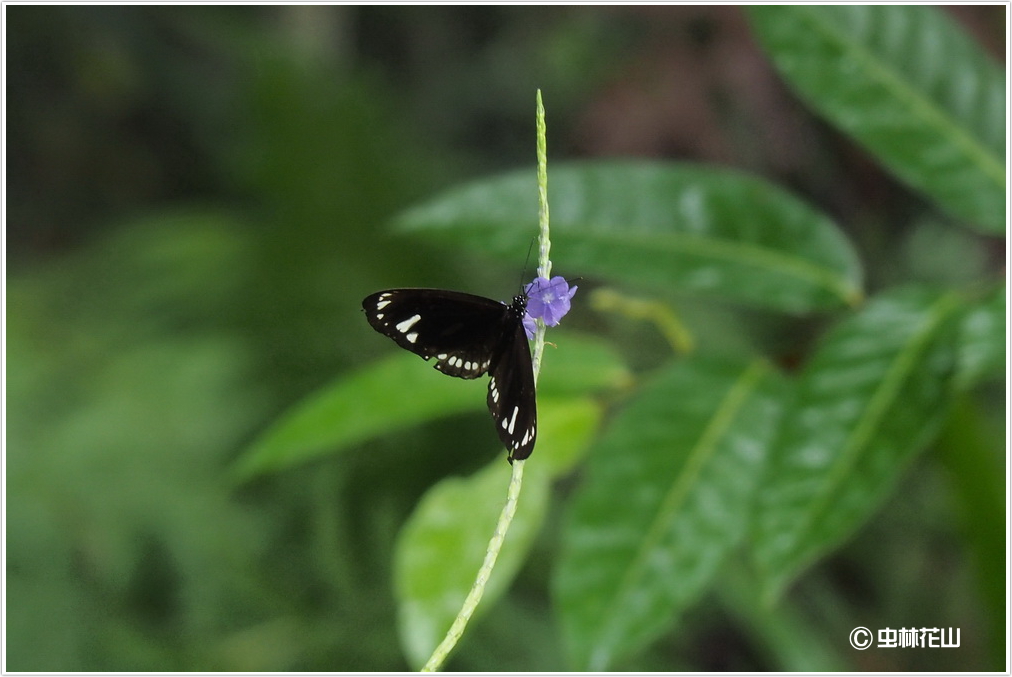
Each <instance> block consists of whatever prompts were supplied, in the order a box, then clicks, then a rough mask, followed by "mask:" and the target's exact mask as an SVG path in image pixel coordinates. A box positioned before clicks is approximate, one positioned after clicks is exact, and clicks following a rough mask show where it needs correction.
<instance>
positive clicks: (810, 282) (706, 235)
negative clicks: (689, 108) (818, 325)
mask: <svg viewBox="0 0 1012 677" xmlns="http://www.w3.org/2000/svg"><path fill="white" fill-rule="evenodd" d="M548 190H549V197H550V200H551V224H552V226H551V227H552V247H553V251H555V252H559V255H560V256H564V257H565V258H564V259H560V260H559V261H557V262H556V268H557V269H559V268H560V267H563V266H564V267H565V269H566V270H567V271H578V272H579V273H580V274H593V275H598V276H602V277H606V278H610V279H613V280H619V281H623V282H626V283H628V284H631V285H635V286H639V287H641V288H649V289H656V288H658V287H660V288H663V289H678V290H683V291H691V292H697V293H705V294H708V295H711V296H714V297H720V298H724V299H728V300H732V301H737V302H742V303H748V304H752V305H758V306H764V307H768V308H774V309H778V310H786V311H792V312H803V311H808V310H813V309H823V308H838V307H841V306H844V305H848V304H854V303H856V302H857V301H858V300H859V299H860V298H861V271H860V266H859V264H858V261H857V257H856V255H855V253H854V251H853V249H852V248H851V246H850V244H849V243H848V242H847V240H846V239H845V238H844V237H843V235H842V234H841V233H840V232H839V231H838V230H837V228H836V226H835V225H834V224H833V223H832V222H831V221H830V220H829V219H827V218H826V217H825V216H823V215H821V214H819V213H818V212H816V211H814V210H813V209H812V208H810V207H808V206H807V205H805V204H804V203H802V202H801V201H799V200H798V199H796V198H794V197H792V196H791V195H789V194H788V193H786V192H784V191H783V190H781V189H779V188H777V187H775V186H773V185H771V184H769V183H766V182H765V181H763V180H761V179H758V178H755V177H751V176H748V175H745V174H741V173H738V172H733V171H730V170H723V169H716V168H707V167H700V166H690V165H676V164H660V163H649V162H587V163H575V164H557V165H553V167H552V173H551V182H550V183H549V187H548ZM536 219H537V193H536V191H535V185H534V173H533V172H531V171H524V172H520V173H513V174H508V175H504V176H502V177H498V178H494V179H489V180H485V181H480V182H477V183H473V184H470V185H467V186H463V187H461V188H457V189H454V190H451V191H449V192H447V193H445V194H444V195H442V196H441V197H437V198H435V199H434V200H432V201H431V202H428V203H426V204H423V205H420V206H418V207H416V208H414V209H412V210H410V211H408V212H406V213H404V214H403V215H402V217H401V218H400V220H399V226H400V228H401V229H402V230H403V231H408V232H417V233H424V234H426V235H429V236H432V237H435V238H439V239H442V240H443V241H445V242H446V243H448V244H453V245H454V246H458V247H459V246H465V247H467V248H469V249H474V250H476V251H482V252H484V253H486V254H488V255H492V256H495V257H499V258H502V257H516V256H517V252H523V251H526V249H527V246H528V244H529V243H530V234H531V233H532V232H535V225H536Z"/></svg>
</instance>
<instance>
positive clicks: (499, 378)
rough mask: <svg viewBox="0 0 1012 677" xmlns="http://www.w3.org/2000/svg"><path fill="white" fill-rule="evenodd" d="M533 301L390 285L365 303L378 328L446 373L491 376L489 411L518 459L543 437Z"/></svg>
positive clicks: (512, 453) (364, 301) (503, 438)
mask: <svg viewBox="0 0 1012 677" xmlns="http://www.w3.org/2000/svg"><path fill="white" fill-rule="evenodd" d="M526 301H527V299H526V297H524V296H518V297H516V298H514V299H513V303H512V304H511V305H506V304H504V303H500V302H499V301H494V300H492V299H487V298H485V297H482V296H475V295H473V294H465V293H463V292H455V291H446V290H442V289H388V290H386V291H380V292H376V293H375V294H370V295H369V296H367V297H366V298H365V299H364V300H363V301H362V307H363V309H364V310H365V314H366V318H367V319H368V320H369V324H371V325H372V326H373V328H374V329H375V330H376V331H378V332H380V333H381V334H385V335H386V336H389V337H390V338H391V339H393V340H394V341H395V342H396V343H397V345H399V346H401V347H402V348H404V349H406V350H410V351H411V352H413V353H415V354H416V355H421V356H422V357H423V358H425V359H426V360H428V359H435V360H436V363H435V365H434V366H435V368H436V369H438V370H439V371H441V372H443V373H444V374H448V375H450V376H457V377H459V378H466V379H472V378H477V377H479V376H481V375H482V374H485V373H489V374H490V375H491V380H490V381H489V390H488V410H489V413H490V414H492V419H493V420H494V421H495V425H496V432H497V433H498V434H499V439H501V440H502V442H503V444H504V445H505V446H506V448H507V450H508V451H509V456H508V459H509V461H510V462H511V463H512V462H513V460H514V459H525V458H527V457H528V456H530V454H531V451H532V450H533V449H534V438H535V436H536V434H537V411H536V401H535V396H534V373H533V370H532V368H531V352H530V348H529V347H528V345H527V336H526V334H525V333H524V328H523V317H524V311H525V308H526Z"/></svg>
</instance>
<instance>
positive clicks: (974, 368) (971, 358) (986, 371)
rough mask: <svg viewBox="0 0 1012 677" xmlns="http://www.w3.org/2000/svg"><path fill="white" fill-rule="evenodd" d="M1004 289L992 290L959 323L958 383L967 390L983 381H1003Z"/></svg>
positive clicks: (1006, 316)
mask: <svg viewBox="0 0 1012 677" xmlns="http://www.w3.org/2000/svg"><path fill="white" fill-rule="evenodd" d="M1007 298H1008V297H1007V295H1006V293H1005V287H1004V286H1003V287H1000V288H998V289H995V290H994V291H993V292H991V293H990V294H988V295H987V296H986V297H985V298H983V299H982V300H979V301H977V302H976V303H974V304H973V305H971V306H969V307H968V308H967V309H966V313H965V315H964V316H963V318H962V319H961V321H960V337H959V339H960V346H959V375H958V377H957V380H958V383H959V385H960V387H962V388H969V387H972V386H974V385H976V384H977V383H980V382H981V381H985V380H995V381H998V380H1001V379H1003V378H1004V377H1005V369H1006V365H1005V322H1006V320H1007V319H1008V304H1007Z"/></svg>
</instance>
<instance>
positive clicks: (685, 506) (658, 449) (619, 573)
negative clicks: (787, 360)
mask: <svg viewBox="0 0 1012 677" xmlns="http://www.w3.org/2000/svg"><path fill="white" fill-rule="evenodd" d="M784 388H785V384H784V382H783V381H782V379H780V378H779V377H778V375H777V373H776V372H774V371H773V370H772V369H771V368H770V367H769V365H768V364H766V363H765V362H758V361H757V362H753V363H752V364H750V365H747V366H741V365H733V364H728V363H727V362H709V361H691V362H683V363H679V364H676V365H675V366H673V367H670V368H668V369H665V370H664V371H663V372H662V373H661V374H659V375H658V376H657V378H656V379H654V380H653V382H652V383H650V384H649V385H648V386H646V387H644V388H643V390H642V391H640V392H639V393H638V394H637V395H636V397H635V398H634V399H633V400H632V401H631V402H630V403H629V404H628V406H627V407H625V409H623V410H622V412H621V413H620V414H619V415H617V416H616V418H615V420H614V422H613V424H612V426H611V428H610V430H609V431H608V432H607V433H606V435H605V437H604V438H602V439H601V440H600V441H599V442H598V444H597V445H596V446H595V448H594V449H593V450H592V452H591V457H590V464H589V466H590V467H589V470H588V472H589V477H587V479H586V482H585V483H584V484H583V485H582V486H581V487H580V488H579V490H578V492H577V495H576V496H575V497H574V504H573V506H572V512H571V514H570V516H569V520H568V524H567V526H566V529H565V534H564V539H565V540H564V547H563V554H562V559H561V562H560V564H559V567H558V570H557V573H556V576H555V580H554V585H553V587H554V593H555V598H556V601H557V604H558V608H559V613H560V614H561V617H562V624H563V630H564V635H565V639H566V643H567V645H568V650H569V655H570V658H571V661H572V665H573V667H574V669H578V670H592V671H600V670H606V669H608V668H609V667H610V666H612V665H613V664H614V662H615V661H616V660H617V659H619V658H621V657H622V656H624V655H626V654H628V653H630V652H632V651H634V650H635V649H637V648H639V647H640V646H642V645H643V644H644V643H646V642H648V641H649V640H651V639H653V638H654V637H656V636H657V635H658V634H660V633H661V632H663V631H664V630H665V629H666V628H668V627H669V626H670V625H671V624H672V623H673V622H674V620H675V618H676V616H677V614H678V613H679V612H680V611H681V610H683V609H684V608H685V607H686V606H687V605H688V604H690V603H691V602H692V601H693V600H694V599H695V598H696V597H697V596H698V595H699V594H700V593H701V592H703V590H704V589H705V588H706V586H707V585H709V584H710V583H711V581H712V579H713V577H714V575H715V574H716V573H717V571H718V568H719V567H720V565H721V563H722V561H723V559H724V556H725V555H726V554H727V552H728V551H729V549H730V548H732V547H733V546H734V545H735V544H736V543H738V541H739V540H740V539H741V537H742V536H743V535H744V534H745V532H746V528H747V525H748V516H749V512H748V511H749V504H750V501H751V498H752V494H753V490H754V489H755V485H756V481H757V478H758V476H759V469H760V468H761V465H762V463H763V460H764V458H765V456H766V450H767V446H768V444H769V443H770V441H771V439H772V436H773V434H774V433H775V431H776V424H777V419H778V416H779V414H780V406H781V405H780V400H781V399H782V396H783V393H784Z"/></svg>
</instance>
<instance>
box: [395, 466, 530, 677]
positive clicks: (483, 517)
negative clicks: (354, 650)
mask: <svg viewBox="0 0 1012 677" xmlns="http://www.w3.org/2000/svg"><path fill="white" fill-rule="evenodd" d="M533 459H536V456H534V457H532V461H531V462H528V463H527V465H526V467H525V475H524V483H523V490H522V493H521V494H520V498H519V500H518V502H517V510H516V514H515V515H514V517H513V522H512V523H511V525H510V529H509V532H508V533H507V535H506V540H505V541H504V543H503V547H502V550H501V551H500V552H499V557H498V559H497V561H496V566H495V569H494V570H493V572H492V575H491V577H490V578H489V580H488V583H487V585H486V588H485V594H484V597H483V598H482V601H481V603H480V604H479V605H478V607H477V608H476V609H475V617H478V616H480V615H481V614H482V613H483V611H484V610H485V609H487V608H489V606H491V605H492V604H493V603H494V602H495V600H496V599H498V598H499V597H501V596H502V594H503V593H504V592H505V591H506V589H507V588H508V586H509V584H510V583H511V582H512V580H513V578H514V577H515V576H516V573H517V571H518V570H519V569H520V566H521V565H522V564H523V562H524V560H525V559H526V555H527V552H528V550H529V549H530V546H531V544H532V543H533V541H534V538H535V536H536V535H537V533H538V530H539V529H540V527H541V523H542V521H543V520H544V515H545V510H546V508H547V505H548V497H549V485H550V482H549V476H548V473H547V472H545V471H544V467H539V466H538V465H537V464H536V463H535V462H534V460H533ZM509 481H510V467H509V466H508V465H507V464H505V463H502V462H501V461H500V462H496V463H491V464H489V465H488V467H486V468H485V469H484V470H482V471H481V472H479V473H477V474H475V475H473V476H471V477H468V478H463V479H462V478H448V479H445V480H443V481H442V482H440V483H439V484H437V485H435V486H434V487H432V488H431V489H430V490H429V491H428V492H426V494H425V496H424V497H423V498H422V500H421V502H420V503H419V504H418V506H417V508H416V509H415V511H414V513H412V515H411V517H410V518H409V519H408V522H407V523H406V524H405V525H404V528H403V529H402V530H401V533H400V535H399V536H398V541H397V549H396V552H395V554H394V580H395V588H396V593H397V601H398V625H399V628H400V635H401V644H402V646H403V647H404V651H405V654H406V655H407V657H408V661H409V662H410V663H411V665H412V666H413V667H415V668H420V667H421V666H422V665H424V664H425V661H426V660H427V659H428V657H429V655H430V654H431V653H432V651H433V650H434V649H435V648H436V646H437V645H438V644H439V642H441V641H442V639H443V637H444V636H445V634H446V631H447V630H448V629H449V628H450V625H451V623H452V622H453V619H454V618H455V617H456V615H457V613H458V612H459V611H460V608H461V605H462V604H463V602H464V598H465V597H467V594H468V592H469V591H470V590H471V586H472V585H473V584H474V580H475V576H476V574H477V573H478V569H479V568H480V567H481V563H482V560H483V559H484V557H485V551H486V548H487V546H488V542H489V539H490V538H491V536H492V533H493V531H494V529H495V525H496V521H497V520H498V518H499V513H500V512H501V511H502V507H503V505H504V504H505V502H506V489H507V486H508V485H509ZM472 621H473V619H472ZM463 641H466V638H465V639H464V640H463Z"/></svg>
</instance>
